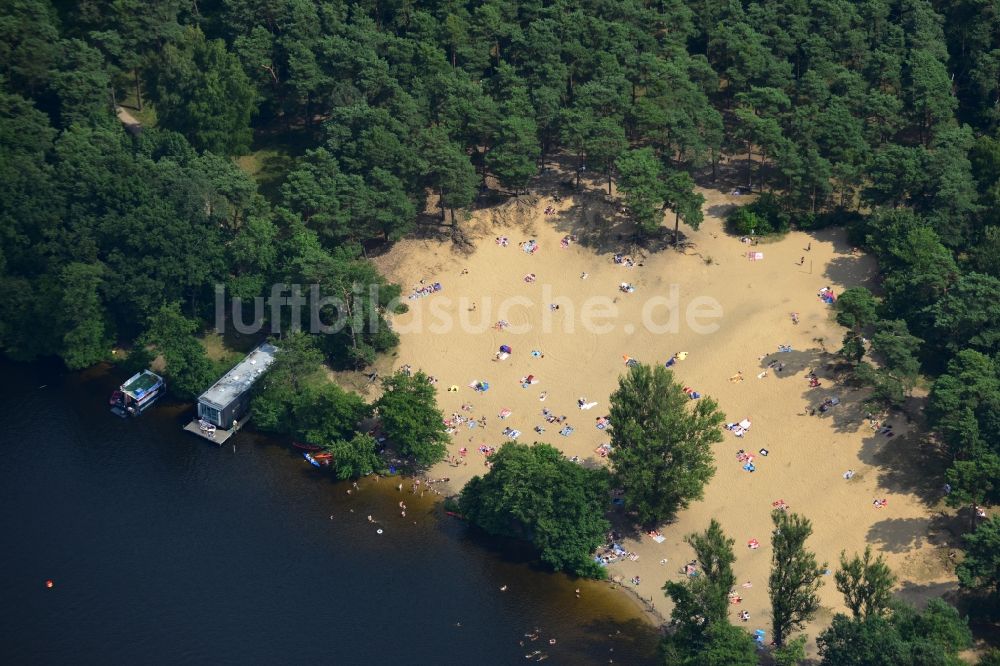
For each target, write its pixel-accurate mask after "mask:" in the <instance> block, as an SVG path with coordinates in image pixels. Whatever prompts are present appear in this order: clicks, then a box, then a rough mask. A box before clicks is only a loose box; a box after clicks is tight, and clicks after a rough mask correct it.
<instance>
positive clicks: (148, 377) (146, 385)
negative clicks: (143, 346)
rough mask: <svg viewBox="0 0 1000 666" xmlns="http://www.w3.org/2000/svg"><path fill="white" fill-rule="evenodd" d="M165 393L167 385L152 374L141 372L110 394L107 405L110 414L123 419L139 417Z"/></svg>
mask: <svg viewBox="0 0 1000 666" xmlns="http://www.w3.org/2000/svg"><path fill="white" fill-rule="evenodd" d="M166 391H167V383H166V382H165V381H163V377H160V376H159V375H158V374H156V373H154V372H150V371H149V370H143V371H142V372H137V373H135V374H134V375H132V376H131V377H129V378H128V379H127V380H126V381H125V383H124V384H122V385H121V386H119V387H118V390H117V391H115V392H114V393H112V394H111V397H110V398H109V399H108V403H109V404H110V405H111V412H112V413H113V414H116V415H118V416H120V417H122V418H123V419H124V418H126V417H129V416H139V415H140V414H142V413H143V412H144V411H146V410H147V409H149V408H150V407H152V406H153V403H154V402H156V401H157V400H159V399H160V396H162V395H163V394H164V393H166Z"/></svg>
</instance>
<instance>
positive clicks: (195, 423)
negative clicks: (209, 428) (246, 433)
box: [184, 413, 250, 446]
mask: <svg viewBox="0 0 1000 666" xmlns="http://www.w3.org/2000/svg"><path fill="white" fill-rule="evenodd" d="M249 420H250V414H249V413H248V414H246V415H245V416H244V417H243V418H242V419H240V420H239V421H237V422H236V427H235V428H229V429H228V430H227V429H224V428H216V429H215V432H213V433H212V434H209V433H207V432H205V431H204V430H202V429H201V419H199V418H193V419H191V422H190V423H188V424H187V425H186V426H184V429H185V430H187V431H188V432H190V433H193V434H195V435H198V436H199V437H201V438H202V439H206V440H208V441H210V442H212V443H213V444H217V445H219V446H222V445H223V444H225V443H226V440H228V439H229V438H230V437H232V436H233V435H235V434H236V433H238V432H239V431H240V430H241V429H242V428H243V426H244V425H246V423H247V421H249Z"/></svg>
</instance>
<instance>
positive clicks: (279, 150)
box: [236, 128, 318, 203]
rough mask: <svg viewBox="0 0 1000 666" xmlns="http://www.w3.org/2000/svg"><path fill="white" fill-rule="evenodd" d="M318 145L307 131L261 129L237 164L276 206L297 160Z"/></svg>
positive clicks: (237, 160)
mask: <svg viewBox="0 0 1000 666" xmlns="http://www.w3.org/2000/svg"><path fill="white" fill-rule="evenodd" d="M317 145H318V142H317V140H316V137H315V136H314V135H313V133H312V132H309V131H305V130H301V129H293V130H287V131H281V132H277V131H270V130H268V129H266V128H261V129H259V130H258V131H257V132H255V136H254V142H253V146H252V148H251V151H250V153H249V154H247V155H243V156H242V157H238V158H236V163H237V164H238V165H239V167H240V168H241V169H243V170H244V171H245V172H247V173H248V174H249V175H250V176H251V177H252V178H253V179H254V180H255V181H257V185H258V186H259V187H260V192H261V194H263V195H264V196H265V197H267V199H268V200H269V201H270V202H271V203H275V202H277V201H278V199H279V198H280V195H281V186H282V184H284V182H285V178H286V177H287V176H288V172H289V171H291V170H292V169H293V168H294V167H295V160H296V158H298V157H299V156H301V155H303V154H304V153H305V152H306V151H307V150H309V149H310V148H315V147H316V146H317Z"/></svg>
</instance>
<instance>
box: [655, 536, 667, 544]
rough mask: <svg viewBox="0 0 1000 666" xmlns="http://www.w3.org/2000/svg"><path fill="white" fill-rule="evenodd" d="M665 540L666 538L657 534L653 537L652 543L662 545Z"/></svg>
mask: <svg viewBox="0 0 1000 666" xmlns="http://www.w3.org/2000/svg"><path fill="white" fill-rule="evenodd" d="M666 540H667V537H665V536H663V535H662V534H657V535H656V536H654V537H653V541H655V542H656V543H663V542H664V541H666Z"/></svg>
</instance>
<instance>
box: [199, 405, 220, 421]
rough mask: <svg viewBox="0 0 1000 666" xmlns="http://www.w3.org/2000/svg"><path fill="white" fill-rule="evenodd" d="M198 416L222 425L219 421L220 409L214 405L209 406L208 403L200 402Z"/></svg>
mask: <svg viewBox="0 0 1000 666" xmlns="http://www.w3.org/2000/svg"><path fill="white" fill-rule="evenodd" d="M198 416H200V417H201V418H203V419H205V420H206V421H208V422H209V423H214V424H215V425H217V426H221V425H222V424H221V423H219V418H220V416H219V410H218V409H215V408H214V407H209V406H208V405H203V404H202V403H200V402H199V403H198Z"/></svg>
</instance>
